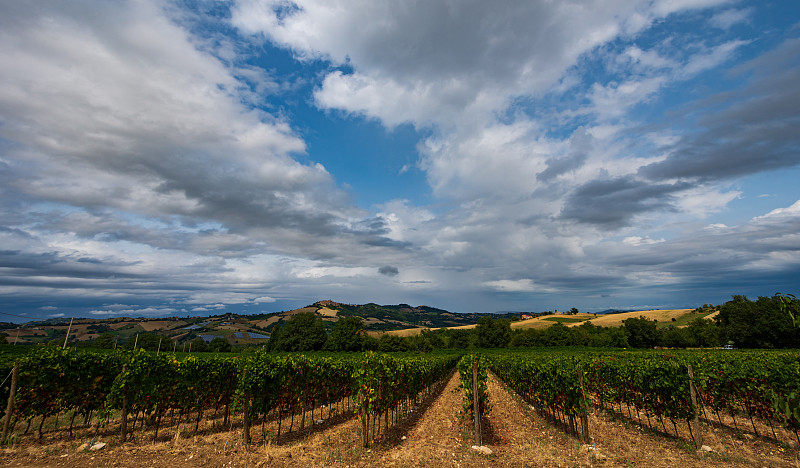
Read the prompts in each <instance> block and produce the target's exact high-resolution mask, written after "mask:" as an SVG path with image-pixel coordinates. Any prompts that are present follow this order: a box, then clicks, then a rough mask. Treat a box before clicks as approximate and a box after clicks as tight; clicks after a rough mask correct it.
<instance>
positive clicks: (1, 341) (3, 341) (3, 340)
mask: <svg viewBox="0 0 800 468" xmlns="http://www.w3.org/2000/svg"><path fill="white" fill-rule="evenodd" d="M4 344H8V340H7V339H6V335H4V334H2V333H0V345H4Z"/></svg>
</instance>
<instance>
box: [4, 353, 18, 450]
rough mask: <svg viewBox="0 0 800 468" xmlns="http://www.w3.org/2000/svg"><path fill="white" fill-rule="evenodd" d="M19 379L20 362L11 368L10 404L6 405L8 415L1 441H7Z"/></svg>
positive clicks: (5, 418)
mask: <svg viewBox="0 0 800 468" xmlns="http://www.w3.org/2000/svg"><path fill="white" fill-rule="evenodd" d="M17 379H19V364H14V368H13V369H12V370H11V391H10V393H9V394H8V405H7V406H6V416H5V417H4V418H3V438H2V439H0V443H5V441H6V437H8V428H9V424H10V423H11V413H13V412H14V398H15V397H16V396H17Z"/></svg>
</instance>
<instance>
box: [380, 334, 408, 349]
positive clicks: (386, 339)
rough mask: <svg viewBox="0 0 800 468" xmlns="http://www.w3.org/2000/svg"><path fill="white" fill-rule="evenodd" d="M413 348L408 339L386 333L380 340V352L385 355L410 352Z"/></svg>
mask: <svg viewBox="0 0 800 468" xmlns="http://www.w3.org/2000/svg"><path fill="white" fill-rule="evenodd" d="M410 350H411V346H410V343H409V342H408V340H407V339H406V338H403V337H402V336H397V335H390V334H388V333H384V334H383V335H381V337H380V339H379V340H378V351H381V352H384V353H391V352H399V351H410Z"/></svg>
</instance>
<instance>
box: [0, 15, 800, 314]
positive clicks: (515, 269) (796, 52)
mask: <svg viewBox="0 0 800 468" xmlns="http://www.w3.org/2000/svg"><path fill="white" fill-rule="evenodd" d="M0 61H2V63H3V64H4V66H3V67H1V68H0V313H2V314H3V315H2V316H0V320H9V321H25V320H27V319H39V318H49V317H71V316H88V317H114V316H121V315H126V316H151V317H158V316H167V315H205V314H208V313H221V312H238V313H258V312H273V311H279V310H286V309H291V308H295V307H300V306H303V305H307V304H310V303H312V302H314V301H317V300H320V299H333V300H337V301H341V302H347V303H366V302H377V303H381V304H396V303H410V304H414V305H418V304H424V305H429V306H435V307H440V308H444V309H448V310H452V311H456V312H494V311H506V310H517V311H543V310H552V309H565V308H570V307H577V308H579V309H581V310H587V311H591V310H603V309H607V308H622V309H632V308H671V307H695V306H699V305H702V304H704V303H722V302H724V301H726V300H728V299H729V298H730V296H731V295H733V294H745V295H748V296H751V297H755V296H759V295H772V294H774V293H776V292H779V291H780V292H786V293H795V294H798V293H800V291H798V290H797V285H798V284H800V253H799V252H800V188H798V187H799V186H800V185H799V184H798V183H797V181H798V180H800V168H799V167H798V163H800V131H798V130H797V129H798V128H800V87H799V86H797V83H800V3H798V2H796V1H792V0H786V1H759V2H755V1H752V2H751V1H743V0H742V1H736V0H613V1H608V0H604V1H599V0H598V1H583V0H582V1H574V2H571V1H563V2H539V1H530V0H526V1H518V2H517V1H508V2H503V3H502V5H501V6H498V4H496V3H492V2H483V1H468V0H465V1H462V2H450V1H447V2H445V1H437V0H425V1H404V2H398V1H388V0H387V1H383V0H369V1H355V0H349V1H347V0H325V1H322V0H303V1H296V2H293V1H288V0H270V1H264V0H232V1H213V2H212V1H203V0H196V1H189V0H186V1H175V2H158V1H148V0H142V1H136V2H126V1H116V2H101V1H90V0H78V1H72V2H60V1H41V2H3V3H2V4H0Z"/></svg>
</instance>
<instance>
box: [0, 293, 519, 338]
mask: <svg viewBox="0 0 800 468" xmlns="http://www.w3.org/2000/svg"><path fill="white" fill-rule="evenodd" d="M302 312H312V313H314V314H315V315H317V316H318V317H320V318H321V319H322V320H323V322H324V323H325V324H326V327H327V328H328V330H331V329H332V328H333V327H334V325H335V323H336V321H338V320H339V317H347V316H357V317H361V318H363V319H364V323H365V325H366V328H367V330H369V331H372V332H382V331H388V330H400V329H407V328H420V327H424V328H439V327H457V326H464V325H474V324H475V323H477V322H478V319H479V318H480V317H481V316H483V315H492V316H493V317H497V318H511V317H513V316H517V317H518V316H519V315H521V313H504V314H479V313H465V314H462V313H453V312H448V311H446V310H443V309H437V308H435V307H429V306H424V305H421V306H416V307H414V306H411V305H408V304H398V305H378V304H374V303H369V304H362V305H358V304H342V303H339V302H335V301H330V300H325V301H318V302H315V303H314V304H312V305H310V306H307V307H303V308H300V309H295V310H289V311H284V312H275V313H270V314H256V315H237V314H223V315H214V316H206V317H203V316H195V317H164V318H155V319H150V318H130V317H116V318H110V319H94V318H81V319H75V320H74V321H73V323H72V327H71V328H70V341H89V340H94V339H96V338H97V337H99V336H100V334H102V333H111V334H112V335H113V336H114V337H115V340H116V341H117V342H118V343H119V344H122V343H125V342H127V341H129V340H134V339H135V338H136V335H139V334H142V333H156V334H158V335H161V336H166V337H169V338H171V339H172V340H173V341H175V342H177V343H178V344H179V345H180V344H181V343H185V342H188V341H190V340H192V339H195V338H197V337H201V338H203V339H205V340H206V341H210V340H211V339H213V338H214V337H218V336H219V337H223V338H225V339H226V340H228V342H230V343H231V344H238V345H256V344H263V343H264V342H265V340H266V339H267V338H268V337H269V333H270V332H271V331H272V330H273V328H274V327H275V326H276V325H278V324H282V323H285V322H286V321H288V320H289V319H290V318H291V317H292V316H293V315H296V314H299V313H302ZM69 322H70V321H69V319H64V318H58V319H48V320H42V321H37V322H28V323H25V324H20V325H17V324H11V323H9V324H4V325H7V326H4V327H0V333H3V334H5V335H6V339H7V340H8V342H9V343H19V344H37V343H48V342H55V341H58V340H63V339H64V337H65V336H66V334H67V328H69Z"/></svg>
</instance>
